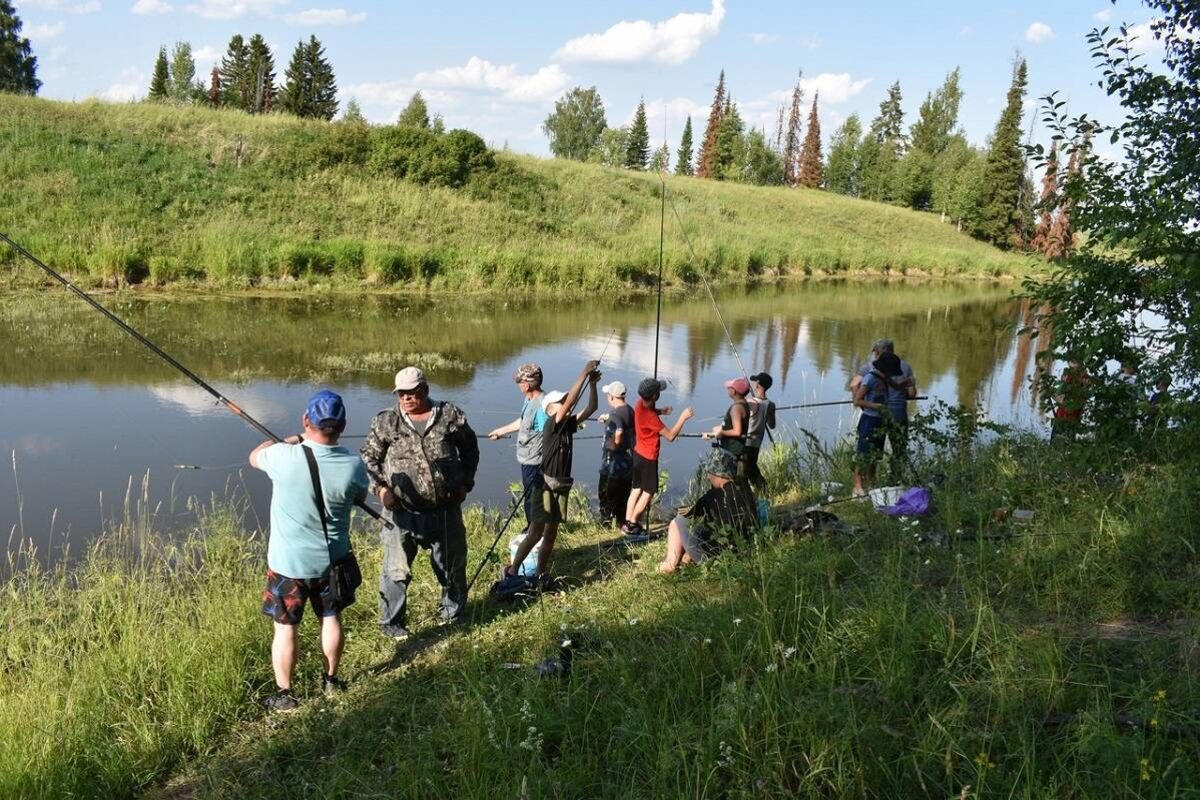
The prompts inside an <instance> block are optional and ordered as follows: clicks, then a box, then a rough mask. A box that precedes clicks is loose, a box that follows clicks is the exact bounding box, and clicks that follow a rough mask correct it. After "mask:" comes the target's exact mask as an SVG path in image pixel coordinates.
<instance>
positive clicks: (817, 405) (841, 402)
mask: <svg viewBox="0 0 1200 800" xmlns="http://www.w3.org/2000/svg"><path fill="white" fill-rule="evenodd" d="M908 399H909V400H928V399H929V397H928V396H926V395H919V396H917V397H910V398H908ZM853 404H854V401H853V400H830V401H829V402H826V403H797V404H796V405H791V406H775V410H776V411H791V410H792V409H794V408H822V407H823V406H849V405H853Z"/></svg>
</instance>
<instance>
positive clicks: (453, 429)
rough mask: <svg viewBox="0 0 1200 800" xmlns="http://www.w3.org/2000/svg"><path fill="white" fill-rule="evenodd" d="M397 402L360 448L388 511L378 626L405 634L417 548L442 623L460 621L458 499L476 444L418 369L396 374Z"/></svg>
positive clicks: (475, 462) (469, 478) (463, 587)
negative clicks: (434, 587)
mask: <svg viewBox="0 0 1200 800" xmlns="http://www.w3.org/2000/svg"><path fill="white" fill-rule="evenodd" d="M394 393H395V395H396V407H395V408H388V409H384V410H383V411H380V412H379V413H378V414H376V415H375V419H373V420H372V421H371V431H370V433H368V434H367V441H366V443H365V444H363V446H362V457H363V461H364V462H365V463H366V465H367V473H368V474H369V475H370V476H371V492H372V494H374V495H375V496H377V497H378V498H379V501H380V502H381V503H382V504H383V507H384V509H386V510H388V511H390V512H391V514H392V521H393V522H394V523H395V528H394V529H393V530H390V531H389V530H388V529H386V528H384V529H382V533H381V535H382V538H383V548H384V555H383V574H382V575H381V576H380V578H379V611H380V627H381V629H382V631H383V633H384V635H386V636H390V637H392V638H393V639H397V640H400V639H405V638H407V637H408V629H407V627H405V625H406V618H405V613H406V611H407V608H408V584H409V582H410V581H411V580H412V562H413V559H415V558H416V556H417V549H418V548H424V549H427V550H429V551H430V561H431V562H432V564H433V572H434V574H435V575H436V576H437V579H438V583H440V584H441V585H442V621H443V622H463V621H464V619H465V618H464V614H465V612H466V604H467V532H466V528H465V527H464V526H463V519H462V503H463V501H464V500H466V498H467V493H468V492H470V491H471V489H472V488H474V486H475V471H476V469H477V468H478V467H479V443H478V442H477V441H476V437H475V431H473V430H471V426H470V425H469V424H467V417H466V415H465V414H464V413H463V412H462V411H461V410H460V409H459V408H458V407H457V406H455V405H454V404H453V403H446V402H434V401H433V400H431V399H430V398H429V384H428V383H427V382H426V380H425V375H424V373H422V372H421V370H419V369H417V368H416V367H405V368H404V369H402V370H400V371H399V372H397V373H396V388H395V392H394Z"/></svg>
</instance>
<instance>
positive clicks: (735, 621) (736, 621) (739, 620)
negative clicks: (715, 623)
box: [733, 617, 742, 625]
mask: <svg viewBox="0 0 1200 800" xmlns="http://www.w3.org/2000/svg"><path fill="white" fill-rule="evenodd" d="M733 624H734V625H741V624H742V618H741V617H734V618H733Z"/></svg>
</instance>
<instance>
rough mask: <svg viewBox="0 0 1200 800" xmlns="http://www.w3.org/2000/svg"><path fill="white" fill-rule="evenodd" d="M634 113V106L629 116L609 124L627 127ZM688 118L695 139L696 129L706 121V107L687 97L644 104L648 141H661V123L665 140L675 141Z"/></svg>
mask: <svg viewBox="0 0 1200 800" xmlns="http://www.w3.org/2000/svg"><path fill="white" fill-rule="evenodd" d="M636 111H637V107H636V106H635V107H634V108H631V109H629V114H628V115H627V116H626V117H625V118H624V119H610V120H609V124H611V125H614V126H618V125H628V124H629V123H630V122H632V121H633V115H634V113H635V112H636ZM688 117H691V118H692V131H693V134H692V136H693V138H695V137H696V136H698V135H699V134H698V133H696V132H695V131H696V129H697V128H700V129H703V127H704V123H705V122H706V121H707V119H708V106H707V105H706V104H704V103H697V102H696V101H695V100H692V99H691V98H688V97H676V98H673V99H671V100H663V99H662V98H659V99H657V100H651V101H650V102H648V103H646V127H647V128H648V129H649V131H650V141H652V142H661V141H662V136H663V122H666V124H667V138H668V139H670V140H672V141H674V140H677V139H678V138H679V136H680V134H682V133H683V124H684V122H685V120H686V119H687V118H688Z"/></svg>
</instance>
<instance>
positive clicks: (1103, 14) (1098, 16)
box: [1092, 8, 1112, 22]
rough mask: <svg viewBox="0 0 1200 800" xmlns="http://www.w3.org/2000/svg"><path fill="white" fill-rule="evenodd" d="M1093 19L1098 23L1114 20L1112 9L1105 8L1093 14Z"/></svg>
mask: <svg viewBox="0 0 1200 800" xmlns="http://www.w3.org/2000/svg"><path fill="white" fill-rule="evenodd" d="M1092 19H1094V20H1096V22H1108V21H1109V20H1110V19H1112V9H1111V8H1105V9H1102V10H1100V11H1097V12H1096V13H1095V14H1092Z"/></svg>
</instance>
